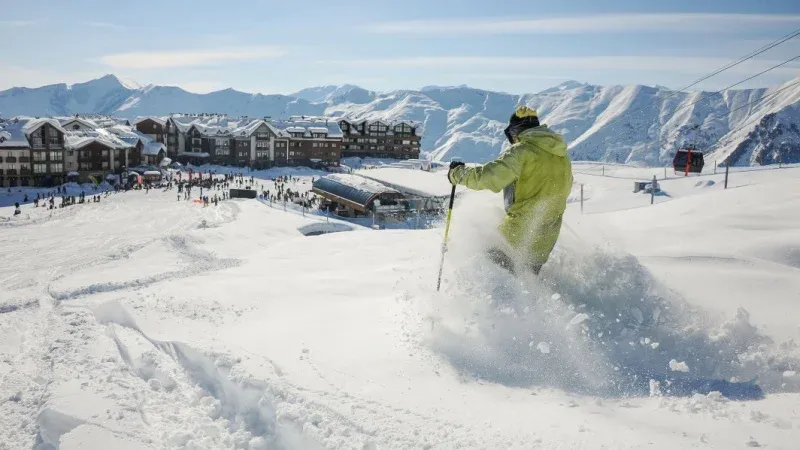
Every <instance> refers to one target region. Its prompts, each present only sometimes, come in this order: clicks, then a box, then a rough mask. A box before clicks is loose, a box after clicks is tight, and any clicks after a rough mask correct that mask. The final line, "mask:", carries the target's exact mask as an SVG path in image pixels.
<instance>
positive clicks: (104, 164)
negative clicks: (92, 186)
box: [103, 161, 108, 169]
mask: <svg viewBox="0 0 800 450" xmlns="http://www.w3.org/2000/svg"><path fill="white" fill-rule="evenodd" d="M103 169H108V161H103Z"/></svg>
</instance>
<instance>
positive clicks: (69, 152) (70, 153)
mask: <svg viewBox="0 0 800 450" xmlns="http://www.w3.org/2000/svg"><path fill="white" fill-rule="evenodd" d="M74 154H75V152H74V151H72V150H70V151H68V152H67V156H73V155H74Z"/></svg>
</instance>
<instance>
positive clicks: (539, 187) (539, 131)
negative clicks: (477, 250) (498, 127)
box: [450, 125, 573, 266]
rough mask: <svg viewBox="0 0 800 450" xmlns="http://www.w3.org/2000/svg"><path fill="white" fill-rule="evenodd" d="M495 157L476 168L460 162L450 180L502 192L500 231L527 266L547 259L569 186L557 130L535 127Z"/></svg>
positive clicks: (567, 167) (563, 147) (564, 149)
mask: <svg viewBox="0 0 800 450" xmlns="http://www.w3.org/2000/svg"><path fill="white" fill-rule="evenodd" d="M518 138H519V142H517V143H516V144H514V145H512V146H511V147H509V148H508V149H506V151H505V152H503V154H502V155H500V157H499V158H497V159H496V160H494V161H492V162H489V163H487V164H484V165H483V166H480V167H467V166H459V167H456V168H454V169H453V170H452V171H451V173H450V182H451V183H453V184H462V185H464V186H466V187H468V188H470V189H476V190H483V189H488V190H490V191H492V192H500V191H501V190H502V191H503V197H504V201H505V209H506V218H505V220H504V221H503V223H502V224H501V225H500V232H501V233H502V234H503V236H505V238H506V240H507V241H508V243H509V244H510V245H511V246H512V247H513V248H514V249H516V250H517V251H521V252H524V253H523V254H525V257H526V259H528V260H529V261H530V263H531V264H533V265H536V266H541V265H542V264H544V263H545V262H546V261H547V258H548V257H549V256H550V252H551V251H552V250H553V247H554V246H555V244H556V240H558V235H559V233H560V231H561V220H562V217H563V214H564V210H565V209H566V207H567V197H568V196H569V193H570V191H571V190H572V181H573V178H572V163H571V161H570V158H569V156H567V145H566V143H565V142H564V139H563V138H562V137H561V135H560V134H558V133H556V132H553V131H551V130H549V129H548V128H547V125H540V126H538V127H535V128H530V129H527V130H525V131H523V132H522V133H520V134H519V136H518Z"/></svg>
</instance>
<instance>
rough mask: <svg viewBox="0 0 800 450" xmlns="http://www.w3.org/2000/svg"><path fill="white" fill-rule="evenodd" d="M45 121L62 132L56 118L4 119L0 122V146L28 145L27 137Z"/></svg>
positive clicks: (26, 146) (62, 129)
mask: <svg viewBox="0 0 800 450" xmlns="http://www.w3.org/2000/svg"><path fill="white" fill-rule="evenodd" d="M46 123H47V124H50V126H52V127H53V128H55V129H57V130H59V131H61V132H62V133H63V132H64V128H63V127H62V126H61V124H60V123H58V120H56V119H50V118H43V119H42V118H35V119H34V118H32V117H25V116H18V117H15V118H13V119H8V120H4V121H3V122H2V123H0V133H2V134H0V136H2V137H3V139H2V142H0V147H24V148H28V147H30V143H29V141H28V138H30V135H31V133H33V132H34V131H36V130H37V129H39V128H40V127H41V126H42V125H44V124H46Z"/></svg>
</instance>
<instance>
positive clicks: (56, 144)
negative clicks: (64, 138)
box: [50, 142, 62, 150]
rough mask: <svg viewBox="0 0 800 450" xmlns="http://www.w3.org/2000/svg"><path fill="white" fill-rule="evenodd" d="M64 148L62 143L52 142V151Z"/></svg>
mask: <svg viewBox="0 0 800 450" xmlns="http://www.w3.org/2000/svg"><path fill="white" fill-rule="evenodd" d="M61 147H62V145H61V142H51V143H50V150H60V149H61Z"/></svg>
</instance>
